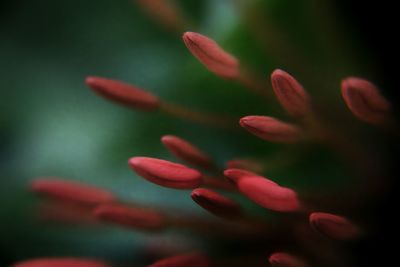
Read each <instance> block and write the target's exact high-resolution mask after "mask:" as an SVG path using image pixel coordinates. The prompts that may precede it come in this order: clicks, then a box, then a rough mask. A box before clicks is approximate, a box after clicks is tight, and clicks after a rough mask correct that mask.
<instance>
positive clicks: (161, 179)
mask: <svg viewBox="0 0 400 267" xmlns="http://www.w3.org/2000/svg"><path fill="white" fill-rule="evenodd" d="M129 165H130V166H131V168H132V169H133V170H134V171H135V172H136V173H137V174H139V175H140V176H142V177H143V178H145V179H147V180H149V181H150V182H153V183H155V184H158V185H161V186H165V187H170V188H176V189H192V188H196V187H199V186H200V184H201V182H202V174H201V173H200V172H198V171H197V170H194V169H190V168H188V167H186V166H184V165H182V164H178V163H173V162H169V161H166V160H161V159H155V158H147V157H134V158H131V159H130V160H129Z"/></svg>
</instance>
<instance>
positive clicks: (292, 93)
mask: <svg viewBox="0 0 400 267" xmlns="http://www.w3.org/2000/svg"><path fill="white" fill-rule="evenodd" d="M271 82H272V88H273V89H274V92H275V95H276V97H277V98H278V100H279V102H280V103H281V105H282V106H283V108H285V109H286V111H287V112H288V113H289V114H290V115H292V116H295V117H302V116H304V115H306V114H307V113H309V112H310V110H311V106H310V98H309V96H308V94H307V93H306V91H304V89H303V86H301V84H300V83H299V82H298V81H296V79H295V78H293V77H292V76H291V75H290V74H289V73H287V72H284V71H283V70H279V69H277V70H275V71H274V72H273V73H272V75H271Z"/></svg>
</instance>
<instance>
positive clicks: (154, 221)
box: [13, 1, 391, 267]
mask: <svg viewBox="0 0 400 267" xmlns="http://www.w3.org/2000/svg"><path fill="white" fill-rule="evenodd" d="M139 2H140V3H141V5H142V6H143V7H145V8H148V9H149V10H150V11H152V12H153V11H155V10H156V9H154V7H152V5H157V6H158V7H159V9H158V10H159V12H158V13H157V12H156V13H154V12H153V15H154V16H157V17H158V18H159V19H160V20H162V21H168V22H169V23H170V24H171V25H172V26H176V25H178V24H179V21H176V20H173V19H171V18H176V16H175V15H174V14H175V13H174V12H175V11H174V10H171V9H168V8H167V7H168V6H165V5H164V3H163V2H164V1H155V2H151V1H139ZM160 10H161V11H160ZM162 10H164V11H162ZM166 10H167V11H166ZM183 40H184V43H185V45H186V46H187V48H188V49H189V51H190V52H191V53H192V54H193V55H194V56H195V57H196V58H197V59H198V60H199V61H200V62H201V63H202V64H203V65H204V66H205V67H206V68H207V69H208V70H209V71H211V72H212V73H214V74H215V75H217V76H220V77H222V78H226V79H233V80H238V81H242V78H243V71H242V70H241V68H240V63H239V60H238V59H237V58H236V57H234V56H232V55H231V54H230V53H228V52H226V51H224V49H222V48H221V47H220V46H219V45H218V44H217V43H216V42H215V41H214V40H212V39H210V38H208V37H206V36H204V35H201V34H199V33H195V32H186V33H184V35H183ZM86 84H87V85H88V86H89V87H90V88H91V89H92V90H93V91H94V92H95V93H97V94H98V95H100V96H102V97H104V98H106V99H109V100H111V101H113V102H116V103H118V104H122V105H125V106H128V107H130V108H134V109H138V110H144V111H157V110H158V111H162V112H167V113H169V114H171V115H177V116H179V117H184V118H186V119H189V120H194V121H197V122H202V123H211V124H215V123H217V124H218V123H219V122H220V121H221V120H220V118H222V117H218V119H216V117H215V116H209V115H208V114H202V113H200V112H194V111H191V110H188V109H185V108H182V107H180V106H177V105H175V104H171V103H166V102H165V101H163V100H161V99H159V98H158V97H157V96H155V95H153V94H152V93H149V92H147V91H145V90H143V89H140V88H138V87H136V86H134V85H129V84H127V83H124V82H120V81H117V80H111V79H106V78H101V77H88V78H87V79H86ZM271 84H272V88H273V92H274V93H275V95H276V99H277V101H278V102H279V103H280V104H281V106H282V107H283V109H284V110H285V111H286V112H287V113H288V114H289V115H290V116H291V117H293V119H294V120H295V122H290V123H289V122H284V121H281V120H279V119H277V118H274V117H270V116H267V115H251V116H245V117H242V118H241V119H240V120H238V121H237V122H236V124H235V125H236V126H238V125H240V126H241V127H243V128H245V129H246V130H247V131H249V132H250V133H252V134H254V135H255V136H257V137H259V138H261V139H263V140H266V141H269V142H276V143H296V142H302V141H304V140H306V139H307V137H308V136H307V133H309V131H310V129H307V127H309V125H308V124H307V123H305V122H307V121H308V120H307V119H306V118H312V119H313V120H314V123H318V120H319V117H318V116H315V113H316V111H315V108H314V106H313V104H312V100H311V97H310V96H309V95H308V93H307V92H306V91H305V90H304V88H303V86H302V85H301V84H300V83H299V82H298V81H297V80H296V79H295V78H294V77H292V76H291V75H290V74H289V73H287V72H285V71H283V70H279V69H278V70H275V71H274V72H273V73H272V75H271ZM342 95H343V99H344V102H345V104H346V105H347V107H348V109H349V110H350V112H351V113H352V114H353V115H354V116H355V117H356V118H358V119H360V120H362V121H364V122H367V123H371V124H379V125H381V124H385V123H387V122H388V121H390V119H391V115H390V110H391V108H390V104H389V103H388V102H387V101H386V100H385V99H384V97H383V96H382V95H381V94H380V92H379V91H378V89H377V87H375V86H374V85H373V84H372V83H370V82H368V81H366V80H363V79H359V78H353V77H351V78H347V79H344V80H343V82H342ZM315 121H316V122H315ZM225 122H226V123H229V122H227V121H225ZM320 125H324V123H321V124H320ZM321 127H322V126H321ZM161 142H162V144H163V145H164V146H165V148H166V149H167V150H168V151H169V152H170V153H171V154H172V155H173V156H175V157H176V158H177V159H179V160H181V161H183V163H184V164H188V165H189V166H190V167H189V166H186V165H183V164H181V163H175V162H171V161H167V160H163V159H158V158H151V157H144V156H139V157H132V158H130V159H129V160H128V164H129V166H130V168H131V169H132V170H133V171H134V172H135V173H136V174H137V175H139V176H141V177H143V178H144V179H146V180H147V181H149V182H151V183H154V184H156V185H160V186H163V187H166V188H172V189H180V190H191V193H188V196H190V197H191V198H192V200H193V201H194V202H195V203H197V204H198V206H199V207H201V208H203V209H204V210H206V211H208V212H209V213H211V214H213V215H215V216H217V217H219V218H221V219H222V220H218V221H214V220H204V219H199V218H186V217H185V216H183V215H182V216H177V215H176V214H171V213H170V214H169V213H168V212H167V211H163V212H160V211H158V210H157V209H151V208H148V207H142V206H141V205H137V204H134V203H123V202H122V201H121V200H119V199H118V198H117V197H116V196H114V195H113V194H112V193H110V192H108V191H106V190H104V189H99V188H96V187H93V186H88V185H84V184H80V183H77V182H71V181H67V180H61V179H57V178H41V179H37V180H34V181H33V182H32V184H31V190H32V191H34V192H35V193H38V194H40V195H41V196H44V197H45V198H46V199H47V206H46V205H45V206H44V209H42V210H40V212H41V215H42V217H43V218H47V219H49V218H50V219H52V220H59V221H69V222H71V221H73V222H86V223H110V224H115V225H120V226H122V227H126V228H129V229H135V230H145V231H162V230H164V229H166V228H169V227H178V228H181V227H189V228H191V229H193V230H203V231H204V230H207V229H208V230H209V229H214V230H216V231H215V232H218V233H219V234H221V233H228V235H229V236H230V237H231V238H235V236H240V237H243V236H246V235H248V236H251V237H254V233H255V234H256V235H257V237H258V238H259V239H261V240H263V241H265V240H267V241H268V242H269V244H270V246H269V250H267V249H266V250H265V251H269V252H268V253H269V254H266V255H265V266H268V263H267V262H268V261H269V265H270V266H272V267H282V266H285V267H305V266H309V264H308V263H307V259H306V258H303V256H304V255H311V256H312V254H311V253H310V252H309V251H306V250H305V249H304V248H303V249H299V251H300V253H293V254H292V253H289V252H282V251H281V250H280V248H281V247H282V242H283V241H282V240H280V239H279V236H278V237H275V236H274V235H272V236H271V237H269V236H268V234H269V233H270V231H271V229H272V230H273V232H275V233H282V232H286V233H285V234H286V235H288V236H289V237H288V240H296V238H298V236H296V234H295V233H296V231H294V230H293V229H296V228H297V227H300V226H301V225H302V223H303V222H306V223H307V230H305V231H308V230H311V234H312V235H317V236H318V237H319V238H322V239H323V240H328V239H333V240H340V241H347V240H353V239H355V238H358V237H359V236H360V235H361V233H362V232H363V231H362V230H361V228H360V227H359V226H358V225H357V224H355V223H353V222H352V221H351V220H350V219H348V218H346V217H344V216H342V215H337V214H332V213H327V212H320V211H317V210H315V209H314V208H313V205H314V203H308V202H307V200H306V199H307V198H305V197H304V195H303V194H302V193H301V192H297V191H296V190H295V189H293V188H289V187H287V186H285V185H280V184H278V183H277V182H275V181H273V180H272V179H270V178H267V177H265V176H263V175H262V174H261V173H264V171H265V168H264V166H263V163H262V162H261V161H257V160H252V159H231V160H228V161H227V162H226V166H227V168H226V169H225V170H222V169H220V168H219V167H218V164H217V163H216V162H214V161H213V159H212V158H211V157H210V156H209V155H207V153H205V152H203V151H202V150H201V149H199V148H198V147H197V146H196V145H194V144H192V143H191V142H189V141H188V140H185V139H183V138H181V137H178V136H174V135H164V136H162V137H161ZM282 184H284V182H282ZM228 192H229V194H227V193H228ZM240 196H241V197H245V198H247V199H248V200H250V201H251V202H253V203H255V204H256V205H258V206H260V207H261V208H263V209H266V210H269V211H272V212H275V213H284V214H285V215H282V217H284V218H287V215H288V214H291V215H293V216H294V217H293V218H296V219H295V220H290V221H289V222H288V221H285V222H282V223H277V224H276V225H274V226H273V227H272V228H271V229H269V227H270V222H268V220H266V219H264V218H262V217H254V216H253V215H252V214H249V213H248V212H247V211H246V206H243V204H239V203H240V201H238V199H239V198H240ZM188 198H189V197H188ZM247 205H250V204H247ZM51 207H53V208H51ZM57 207H62V211H61V212H60V208H57ZM232 222H233V223H234V224H233V225H232ZM249 229H252V230H251V231H250V230H249ZM288 229H292V230H291V231H289V230H288ZM244 240H245V239H244ZM318 240H321V239H318ZM293 243H296V242H294V241H293ZM274 244H277V245H279V247H276V248H274V247H272V248H271V246H273V245H274ZM274 249H276V251H275V252H274ZM266 253H267V252H266ZM298 254H300V255H298ZM268 257H269V258H268ZM316 258H318V259H319V257H316ZM220 260H221V259H219V258H218V257H216V258H215V259H214V258H211V257H209V256H206V255H205V253H198V252H192V253H182V254H178V255H173V256H171V257H168V258H164V259H160V260H158V261H156V262H154V263H153V264H151V265H150V267H180V266H182V267H183V266H191V267H206V266H214V265H213V264H215V266H219V265H218V261H220ZM313 261H316V259H311V262H313ZM50 266H51V267H109V266H111V264H110V263H106V262H103V261H98V260H91V259H77V258H54V259H52V258H43V259H33V260H28V261H25V262H21V263H17V264H15V265H14V266H13V267H50ZM223 266H224V265H223ZM235 266H236V265H235ZM241 266H243V265H241ZM319 266H321V265H319Z"/></svg>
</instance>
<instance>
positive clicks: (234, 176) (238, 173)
mask: <svg viewBox="0 0 400 267" xmlns="http://www.w3.org/2000/svg"><path fill="white" fill-rule="evenodd" d="M224 176H225V177H226V178H228V179H229V180H230V181H231V182H233V183H236V182H237V181H238V180H239V179H240V178H242V177H244V176H258V174H255V173H253V172H251V171H248V170H244V169H237V168H231V169H227V170H224Z"/></svg>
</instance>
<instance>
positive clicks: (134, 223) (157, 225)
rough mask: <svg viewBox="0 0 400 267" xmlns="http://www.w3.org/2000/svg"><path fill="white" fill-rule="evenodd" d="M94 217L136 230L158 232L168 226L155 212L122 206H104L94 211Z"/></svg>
mask: <svg viewBox="0 0 400 267" xmlns="http://www.w3.org/2000/svg"><path fill="white" fill-rule="evenodd" d="M94 216H96V217H97V218H99V219H100V220H101V221H104V222H109V223H113V224H118V225H122V226H125V227H129V228H134V229H143V230H158V229H161V228H163V227H165V226H166V222H165V220H164V217H163V216H162V215H161V214H160V213H158V212H156V211H154V210H146V209H140V208H135V207H127V206H123V205H121V204H104V205H100V206H99V207H97V208H96V209H95V210H94Z"/></svg>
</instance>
